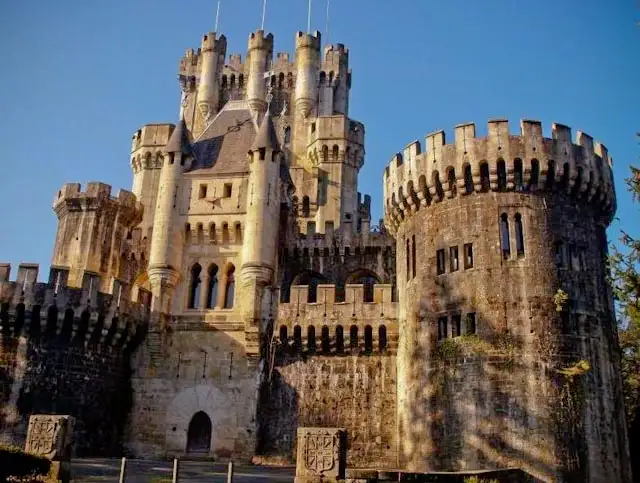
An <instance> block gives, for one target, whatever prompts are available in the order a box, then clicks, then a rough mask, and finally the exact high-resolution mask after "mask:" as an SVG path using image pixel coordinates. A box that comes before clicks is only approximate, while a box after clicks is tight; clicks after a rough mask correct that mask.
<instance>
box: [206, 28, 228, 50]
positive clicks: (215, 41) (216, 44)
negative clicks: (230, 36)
mask: <svg viewBox="0 0 640 483" xmlns="http://www.w3.org/2000/svg"><path fill="white" fill-rule="evenodd" d="M209 51H215V52H217V53H218V54H221V55H226V53H227V38H226V37H225V36H224V35H221V36H220V37H219V38H216V33H215V32H208V33H206V34H204V35H203V36H202V44H201V47H200V52H209Z"/></svg>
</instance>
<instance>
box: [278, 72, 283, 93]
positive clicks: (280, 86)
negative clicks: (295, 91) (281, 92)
mask: <svg viewBox="0 0 640 483" xmlns="http://www.w3.org/2000/svg"><path fill="white" fill-rule="evenodd" d="M283 87H284V72H280V75H279V76H278V89H282V88H283Z"/></svg>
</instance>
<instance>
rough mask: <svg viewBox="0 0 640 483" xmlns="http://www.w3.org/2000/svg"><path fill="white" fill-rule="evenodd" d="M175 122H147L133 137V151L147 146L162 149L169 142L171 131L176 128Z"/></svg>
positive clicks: (151, 148)
mask: <svg viewBox="0 0 640 483" xmlns="http://www.w3.org/2000/svg"><path fill="white" fill-rule="evenodd" d="M175 127H176V126H175V124H171V123H163V124H145V125H144V126H142V127H141V128H140V129H138V130H137V131H136V132H135V133H133V136H132V137H131V152H132V153H133V152H134V151H137V150H138V149H142V148H147V149H149V150H154V148H158V150H161V148H163V147H164V146H166V144H167V143H168V142H169V138H170V137H171V133H172V132H173V130H174V129H175Z"/></svg>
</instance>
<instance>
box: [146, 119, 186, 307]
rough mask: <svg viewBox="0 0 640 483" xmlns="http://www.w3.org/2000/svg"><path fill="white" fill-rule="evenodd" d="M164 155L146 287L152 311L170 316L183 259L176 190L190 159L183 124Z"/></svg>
mask: <svg viewBox="0 0 640 483" xmlns="http://www.w3.org/2000/svg"><path fill="white" fill-rule="evenodd" d="M165 153H166V157H165V160H164V164H163V166H162V172H161V173H160V183H159V189H158V202H157V205H156V213H155V217H154V226H153V235H152V238H151V256H150V259H149V283H150V284H151V291H152V294H153V307H152V308H153V310H157V311H160V312H165V313H169V312H170V311H171V299H172V297H173V291H174V289H175V286H176V283H177V282H178V276H179V267H180V258H181V255H182V239H181V237H180V229H179V227H178V223H177V221H178V186H179V182H180V175H181V174H182V170H183V168H184V165H185V164H186V162H187V161H188V160H189V157H190V156H191V146H190V144H189V139H188V132H187V127H186V125H185V123H184V120H181V121H180V122H179V123H178V125H177V126H176V128H175V130H174V131H173V133H172V134H171V138H170V139H169V142H168V143H167V146H166V148H165Z"/></svg>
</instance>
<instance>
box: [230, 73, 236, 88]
mask: <svg viewBox="0 0 640 483" xmlns="http://www.w3.org/2000/svg"><path fill="white" fill-rule="evenodd" d="M229 85H230V86H231V87H235V85H236V75H235V74H231V80H230V82H229Z"/></svg>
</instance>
